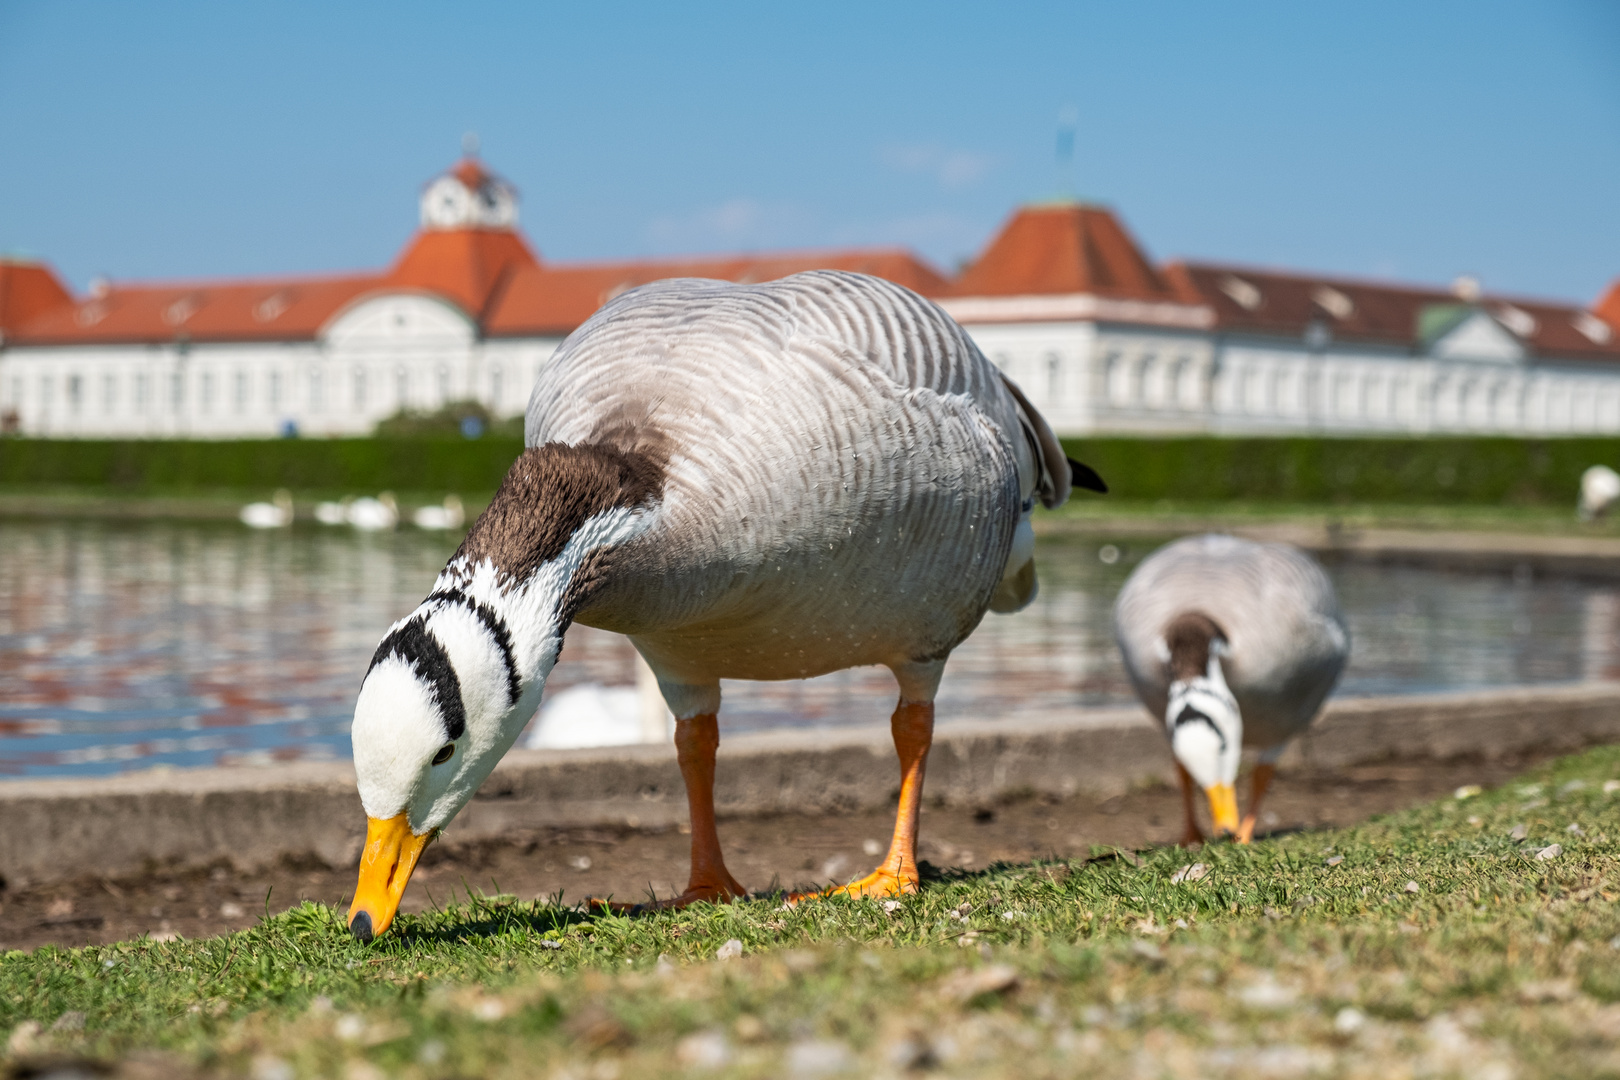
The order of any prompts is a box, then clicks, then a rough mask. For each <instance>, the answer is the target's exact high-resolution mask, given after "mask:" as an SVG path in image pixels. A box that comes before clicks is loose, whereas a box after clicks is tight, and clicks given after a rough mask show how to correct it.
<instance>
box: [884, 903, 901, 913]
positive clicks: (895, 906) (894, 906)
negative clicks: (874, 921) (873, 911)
mask: <svg viewBox="0 0 1620 1080" xmlns="http://www.w3.org/2000/svg"><path fill="white" fill-rule="evenodd" d="M899 910H900V901H898V900H885V901H883V912H884V914H886V915H893V914H894V913H895V912H897V911H899Z"/></svg>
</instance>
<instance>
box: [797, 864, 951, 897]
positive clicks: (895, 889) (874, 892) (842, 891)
mask: <svg viewBox="0 0 1620 1080" xmlns="http://www.w3.org/2000/svg"><path fill="white" fill-rule="evenodd" d="M919 883H920V879H919V878H918V876H917V872H916V871H915V870H912V871H910V872H907V871H903V870H902V871H898V872H897V871H894V870H891V869H889V868H888V867H886V866H880V867H878V868H877V869H876V870H874V871H872V872H871V873H870V874H867V875H866V876H865V877H863V878H861V879H860V880H858V881H852V882H850V883H849V884H848V885H837V886H832V887H829V888H826V889H818V890H816V891H814V892H797V893H789V894H788V903H790V904H794V903H798V902H799V901H800V900H805V899H808V898H810V897H812V896H869V897H879V898H886V897H890V896H903V895H905V894H907V893H914V892H916V891H917V888H918V885H919Z"/></svg>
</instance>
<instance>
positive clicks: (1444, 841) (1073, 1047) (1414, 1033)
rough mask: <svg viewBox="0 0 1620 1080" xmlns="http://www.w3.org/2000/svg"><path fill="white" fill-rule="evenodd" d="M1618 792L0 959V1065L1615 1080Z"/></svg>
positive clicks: (1569, 793)
mask: <svg viewBox="0 0 1620 1080" xmlns="http://www.w3.org/2000/svg"><path fill="white" fill-rule="evenodd" d="M1615 777H1620V748H1605V749H1600V750H1595V751H1591V752H1589V753H1586V754H1583V755H1580V756H1577V757H1573V758H1569V759H1565V760H1563V761H1560V762H1556V763H1553V764H1551V765H1549V766H1547V767H1544V768H1542V769H1539V770H1537V771H1536V772H1535V773H1534V774H1532V775H1530V776H1528V777H1525V778H1523V779H1521V780H1520V781H1517V782H1515V783H1513V784H1510V785H1507V786H1506V787H1504V788H1502V789H1499V790H1496V791H1492V792H1487V793H1485V794H1482V795H1479V796H1476V797H1472V798H1467V799H1445V800H1442V801H1440V802H1438V803H1436V804H1434V805H1430V806H1426V807H1422V808H1419V809H1416V810H1413V811H1409V812H1406V813H1402V814H1397V815H1393V816H1391V817H1388V818H1385V819H1381V820H1375V821H1373V822H1370V823H1368V824H1365V825H1362V826H1360V827H1356V828H1351V829H1343V830H1337V831H1332V832H1318V833H1305V834H1298V835H1292V836H1285V837H1280V838H1276V839H1272V840H1267V841H1264V842H1261V843H1258V844H1256V845H1254V846H1253V847H1252V848H1238V847H1234V846H1229V845H1220V846H1216V847H1213V848H1210V849H1207V850H1203V851H1197V852H1191V853H1189V852H1183V851H1179V850H1176V849H1163V850H1157V851H1153V852H1149V853H1144V854H1143V855H1141V856H1140V859H1139V860H1136V857H1134V856H1133V857H1130V859H1129V860H1128V859H1127V858H1120V857H1112V856H1111V855H1109V854H1107V853H1098V856H1097V857H1094V858H1093V859H1092V860H1091V861H1089V862H1083V863H1082V862H1078V861H1076V862H1072V863H1063V862H1043V863H1034V864H1029V865H1019V866H999V867H995V868H992V869H991V870H989V871H986V872H983V873H972V874H945V875H944V876H942V877H938V878H936V879H935V880H933V881H932V882H931V883H929V884H928V886H927V887H926V888H925V890H924V891H923V893H922V894H921V895H918V896H914V897H908V898H905V899H902V900H900V901H899V902H898V904H896V905H894V907H893V910H886V909H885V906H884V905H883V904H881V903H879V902H876V901H841V900H840V901H822V902H809V903H804V904H801V905H799V906H798V907H797V908H796V909H792V910H787V909H784V908H783V907H782V905H781V904H780V903H778V902H775V901H770V900H765V901H756V902H752V903H747V904H739V905H734V906H730V907H713V906H707V905H702V906H696V907H693V908H691V909H688V910H686V911H683V912H673V913H665V914H661V915H657V916H651V917H641V918H634V919H624V918H615V917H592V918H587V917H585V916H584V915H582V914H581V913H580V912H578V911H576V910H573V909H571V908H565V907H559V906H557V905H554V904H548V903H536V902H520V901H518V900H516V899H514V898H511V897H501V896H484V897H475V898H473V899H472V900H471V901H469V902H467V903H464V904H459V905H454V906H450V907H447V908H445V909H443V910H440V911H437V912H434V913H430V914H427V915H421V916H407V917H402V918H401V919H400V921H399V922H398V923H397V924H396V931H395V932H393V933H391V934H390V935H388V936H387V937H386V938H384V939H383V940H382V941H380V942H379V943H378V944H377V945H375V946H373V947H371V948H363V947H361V946H359V945H357V944H355V943H354V942H352V941H351V940H349V938H348V937H347V935H346V934H345V933H344V931H343V929H342V927H341V924H340V922H339V921H338V919H337V918H336V917H335V916H334V914H333V913H332V912H331V911H329V910H327V909H324V908H321V907H318V906H315V905H309V904H306V905H304V906H303V907H301V908H298V909H295V910H293V911H291V912H288V913H286V914H284V915H279V916H276V917H274V918H269V919H266V920H264V922H263V923H262V924H261V925H260V926H259V927H257V928H256V929H253V930H250V931H245V932H242V933H239V934H234V935H231V936H229V937H224V938H216V939H210V940H206V941H196V942H192V941H177V942H169V943H164V944H155V943H152V942H150V941H145V940H143V941H136V942H128V943H123V944H118V945H111V946H104V947H92V948H85V949H77V950H71V951H69V950H56V949H41V950H39V951H37V952H35V953H33V954H23V953H10V954H7V955H6V956H5V957H4V958H3V960H0V1002H3V1006H0V1008H3V1011H4V1017H3V1019H4V1022H5V1023H6V1024H7V1025H10V1026H11V1028H12V1032H13V1033H12V1036H11V1054H12V1056H13V1058H17V1057H19V1056H20V1057H23V1058H29V1057H33V1058H38V1057H48V1056H50V1055H88V1056H91V1057H99V1058H111V1057H116V1056H119V1055H125V1054H129V1053H131V1052H134V1051H137V1050H138V1051H141V1052H142V1053H144V1054H146V1055H152V1054H157V1055H158V1057H157V1058H156V1059H150V1058H149V1059H148V1064H149V1065H150V1064H151V1061H152V1060H156V1061H158V1062H159V1063H160V1064H161V1071H162V1072H164V1073H165V1074H166V1075H168V1076H180V1075H184V1074H185V1073H186V1071H187V1070H188V1069H193V1068H195V1069H203V1070H208V1071H218V1072H224V1073H228V1074H243V1073H251V1074H253V1075H257V1076H263V1077H269V1076H290V1075H300V1076H303V1075H308V1076H346V1077H362V1078H363V1077H373V1076H380V1075H390V1076H394V1075H397V1076H411V1077H415V1076H422V1077H439V1076H443V1077H449V1076H475V1075H476V1076H533V1075H557V1076H563V1075H569V1076H575V1077H581V1078H585V1077H641V1076H664V1075H671V1076H673V1075H685V1074H688V1073H690V1074H697V1073H699V1072H705V1071H706V1072H707V1073H708V1074H713V1073H715V1072H718V1073H719V1074H720V1075H736V1076H780V1075H807V1076H808V1075H832V1074H833V1073H834V1072H835V1071H836V1070H835V1068H834V1067H835V1066H839V1065H844V1066H847V1067H848V1068H849V1069H850V1070H852V1071H853V1072H854V1073H856V1074H858V1075H902V1074H905V1073H906V1072H907V1071H908V1070H914V1069H925V1068H932V1069H937V1070H938V1072H939V1074H940V1075H950V1076H957V1075H960V1076H998V1077H999V1076H1006V1077H1014V1076H1016V1077H1039V1076H1072V1075H1077V1073H1078V1072H1084V1073H1085V1074H1086V1075H1094V1076H1137V1075H1145V1076H1161V1075H1164V1076H1224V1075H1233V1076H1239V1075H1241V1076H1244V1077H1255V1076H1275V1075H1306V1074H1314V1075H1327V1076H1389V1075H1435V1076H1449V1075H1455V1076H1469V1077H1503V1078H1505V1077H1528V1076H1613V1075H1620V1051H1617V1050H1616V1046H1617V1038H1620V952H1617V950H1616V944H1617V940H1616V939H1617V936H1620V909H1617V908H1616V905H1615V901H1616V899H1617V898H1620V860H1617V857H1616V856H1617V840H1620V792H1616V791H1606V790H1605V781H1607V780H1609V779H1611V778H1615ZM1611 787H1615V788H1620V784H1616V785H1611ZM1520 824H1522V825H1524V827H1525V828H1524V838H1523V839H1516V838H1515V837H1514V835H1513V829H1514V827H1515V826H1516V825H1520ZM1572 824H1574V825H1578V826H1579V827H1580V831H1579V832H1573V833H1572V832H1570V831H1568V827H1569V826H1570V825H1572ZM1554 843H1557V844H1560V845H1562V847H1563V851H1562V854H1559V855H1558V856H1556V857H1555V858H1551V859H1546V860H1540V859H1537V858H1536V857H1535V852H1537V851H1538V850H1542V849H1545V848H1546V847H1547V846H1548V845H1551V844H1554ZM1340 858H1342V861H1339V862H1337V863H1336V864H1333V865H1330V864H1329V860H1330V859H1340ZM1138 861H1139V864H1137V862H1138ZM1194 863H1196V864H1200V865H1202V866H1203V867H1205V868H1206V871H1205V873H1204V875H1203V876H1202V878H1201V879H1199V880H1194V881H1181V882H1177V881H1175V880H1174V875H1175V874H1176V872H1177V871H1178V870H1181V869H1183V868H1185V867H1187V866H1189V865H1190V864H1194ZM1409 882H1410V883H1413V884H1411V885H1409V884H1408V883H1409ZM1414 890H1415V891H1414ZM733 939H734V940H736V941H738V942H740V943H741V947H742V955H741V956H740V957H738V958H735V959H730V960H719V959H717V958H716V956H717V952H718V951H719V950H721V949H722V948H723V947H724V946H725V943H726V942H728V941H730V940H733ZM75 1014H82V1017H81V1016H78V1015H75ZM63 1017H66V1019H65V1020H63V1019H62V1018H63ZM30 1021H32V1022H37V1024H38V1025H40V1026H42V1027H43V1029H44V1030H43V1031H42V1032H38V1031H36V1028H35V1027H34V1026H31V1025H30V1024H29V1023H28V1022H30ZM81 1021H82V1025H83V1026H82V1029H78V1030H68V1029H75V1028H77V1027H78V1024H79V1023H80V1022H81ZM57 1024H60V1025H61V1027H62V1028H63V1030H57V1031H52V1030H51V1027H52V1026H53V1025H57ZM705 1062H708V1063H709V1064H710V1065H714V1068H713V1069H708V1068H707V1067H706V1066H705V1065H704V1063H705Z"/></svg>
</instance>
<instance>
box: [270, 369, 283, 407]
mask: <svg viewBox="0 0 1620 1080" xmlns="http://www.w3.org/2000/svg"><path fill="white" fill-rule="evenodd" d="M270 407H271V408H272V409H279V408H281V372H279V371H272V372H271V373H270Z"/></svg>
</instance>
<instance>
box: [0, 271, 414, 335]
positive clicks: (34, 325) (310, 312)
mask: <svg viewBox="0 0 1620 1080" xmlns="http://www.w3.org/2000/svg"><path fill="white" fill-rule="evenodd" d="M384 280H385V279H384V278H383V277H382V276H381V275H377V274H354V275H349V276H344V277H330V278H310V277H300V278H280V279H263V280H257V281H223V282H221V281H199V282H190V283H188V282H176V283H172V284H156V285H113V286H111V287H109V288H108V289H107V291H106V292H104V293H102V294H101V295H99V296H89V297H84V298H81V299H79V300H77V301H75V302H73V303H71V304H69V305H67V306H65V307H58V308H54V309H52V310H51V311H49V312H47V313H45V314H44V315H42V316H39V317H37V318H35V319H32V320H30V321H29V322H28V323H27V324H26V325H25V326H23V327H22V328H21V329H19V330H18V331H17V332H16V333H14V334H11V335H9V342H10V343H11V344H16V345H68V344H95V345H105V344H114V343H127V342H166V341H175V340H181V339H184V340H191V341H297V340H307V339H309V338H313V337H314V336H315V335H316V334H317V333H318V332H319V331H320V328H321V327H322V326H323V325H325V323H326V321H327V320H328V319H330V318H331V317H332V316H333V315H335V314H336V313H337V312H338V311H339V310H341V309H342V308H343V307H344V306H345V305H346V304H348V303H349V301H351V300H353V299H355V298H356V297H358V296H360V295H362V294H364V293H366V292H369V291H371V290H373V289H376V288H379V287H381V286H382V284H383V282H384Z"/></svg>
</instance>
